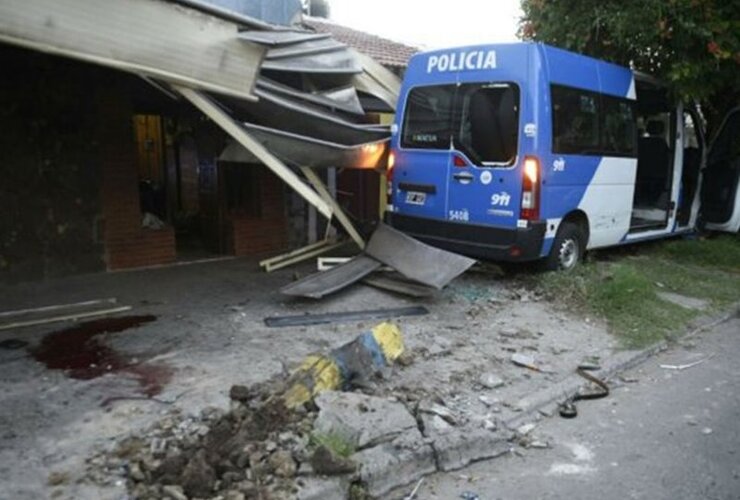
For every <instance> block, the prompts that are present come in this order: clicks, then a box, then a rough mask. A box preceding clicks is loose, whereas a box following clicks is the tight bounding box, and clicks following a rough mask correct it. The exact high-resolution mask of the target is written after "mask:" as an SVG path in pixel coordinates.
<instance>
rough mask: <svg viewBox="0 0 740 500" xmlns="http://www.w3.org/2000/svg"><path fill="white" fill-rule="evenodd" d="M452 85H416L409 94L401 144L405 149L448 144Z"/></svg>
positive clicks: (434, 147)
mask: <svg viewBox="0 0 740 500" xmlns="http://www.w3.org/2000/svg"><path fill="white" fill-rule="evenodd" d="M455 90H456V87H455V86H454V85H441V86H434V87H418V88H415V89H413V90H412V91H411V92H410V93H409V97H408V103H407V104H406V114H405V116H404V124H403V136H402V141H401V144H402V145H403V147H407V148H421V149H447V148H449V147H450V136H451V126H452V114H453V111H454V107H453V103H454V100H455Z"/></svg>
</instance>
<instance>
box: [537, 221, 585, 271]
mask: <svg viewBox="0 0 740 500" xmlns="http://www.w3.org/2000/svg"><path fill="white" fill-rule="evenodd" d="M585 249H586V235H585V234H584V232H583V229H581V226H579V225H578V224H574V223H572V222H563V223H562V224H561V226H560V229H558V234H557V235H556V236H555V241H553V243H552V248H551V249H550V255H548V256H547V258H546V259H545V262H544V264H545V269H546V270H548V271H570V270H572V269H574V268H575V267H576V266H577V265H578V263H579V262H581V261H582V260H583V254H584V253H585Z"/></svg>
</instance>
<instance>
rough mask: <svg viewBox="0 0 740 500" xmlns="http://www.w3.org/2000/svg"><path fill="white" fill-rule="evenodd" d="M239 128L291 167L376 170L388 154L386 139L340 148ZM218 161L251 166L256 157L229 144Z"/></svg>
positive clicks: (256, 128) (252, 127)
mask: <svg viewBox="0 0 740 500" xmlns="http://www.w3.org/2000/svg"><path fill="white" fill-rule="evenodd" d="M241 125H242V126H243V127H244V128H245V129H246V130H247V131H248V132H249V133H250V134H251V135H252V137H254V138H255V139H256V140H258V141H259V142H260V143H261V144H262V145H263V146H265V147H266V148H267V149H269V150H270V151H273V152H274V153H275V156H277V157H278V158H280V159H281V160H282V161H284V162H285V163H287V164H289V165H292V166H305V167H312V168H331V167H345V168H361V169H377V168H381V167H382V166H383V164H384V159H385V158H386V153H387V151H388V141H389V139H383V140H381V141H376V142H369V143H364V144H360V145H357V146H344V145H342V144H337V143H334V142H328V141H321V140H318V139H313V138H311V137H306V136H302V135H297V134H291V133H289V132H285V131H282V130H278V129H271V128H267V127H260V126H259V125H254V124H251V123H242V124H241ZM219 160H220V161H228V162H234V163H254V162H256V161H258V158H257V157H256V156H255V155H254V154H253V153H252V152H251V151H249V150H248V149H246V148H244V147H243V146H242V145H241V144H239V142H237V141H231V142H230V143H229V145H228V146H227V147H226V149H224V151H223V152H222V153H221V156H219Z"/></svg>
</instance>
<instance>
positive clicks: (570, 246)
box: [560, 239, 578, 269]
mask: <svg viewBox="0 0 740 500" xmlns="http://www.w3.org/2000/svg"><path fill="white" fill-rule="evenodd" d="M577 262H578V245H577V244H576V242H575V241H574V240H570V239H569V240H565V241H564V242H563V244H562V245H560V267H561V268H562V269H572V268H573V267H574V266H575V265H576V263H577Z"/></svg>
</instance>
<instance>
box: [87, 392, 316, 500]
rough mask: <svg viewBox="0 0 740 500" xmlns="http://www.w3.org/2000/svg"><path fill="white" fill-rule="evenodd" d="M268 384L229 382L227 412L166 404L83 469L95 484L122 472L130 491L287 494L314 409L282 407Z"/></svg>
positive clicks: (303, 458)
mask: <svg viewBox="0 0 740 500" xmlns="http://www.w3.org/2000/svg"><path fill="white" fill-rule="evenodd" d="M274 384H275V383H274V382H273V383H271V384H263V385H262V386H257V387H253V388H247V387H244V386H233V387H232V388H231V391H230V396H231V399H232V404H231V409H230V411H228V412H224V411H221V410H218V409H216V408H209V409H206V410H204V411H203V412H202V413H201V415H200V416H199V417H193V416H184V415H182V414H181V413H179V412H177V411H173V412H171V413H170V414H168V415H167V416H166V417H165V418H163V419H162V420H160V421H159V422H158V423H157V424H156V425H155V426H153V427H152V428H151V429H149V430H148V431H147V432H145V433H144V434H142V435H140V436H132V437H128V438H126V439H124V440H123V441H121V442H120V443H118V445H117V446H116V447H115V449H114V450H113V451H112V452H111V453H110V455H105V454H103V455H99V456H96V457H93V458H91V459H89V460H88V464H89V470H88V474H87V477H88V478H89V479H90V480H92V481H94V482H97V483H102V484H105V483H106V482H107V481H109V480H110V477H111V476H120V477H123V478H125V480H126V486H127V489H128V490H129V492H130V493H131V496H132V497H133V498H137V499H149V498H151V499H155V498H157V499H159V498H171V499H174V500H181V499H182V500H185V499H187V498H214V497H217V498H218V497H220V498H223V499H228V500H238V499H246V498H271V499H279V498H293V497H294V496H295V493H296V491H297V489H296V488H297V485H296V482H295V477H296V475H298V474H299V468H300V466H301V464H305V463H308V462H309V461H310V459H311V455H310V451H309V450H310V446H309V439H310V438H309V436H310V433H311V429H312V428H313V421H314V420H315V418H316V412H315V411H309V410H306V409H304V408H298V409H295V410H294V411H288V410H287V409H286V408H285V407H284V405H283V404H282V402H281V401H280V400H279V399H275V398H273V397H271V394H274V393H273V391H274V389H273V388H272V387H270V386H271V385H272V386H274ZM300 473H303V471H300Z"/></svg>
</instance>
